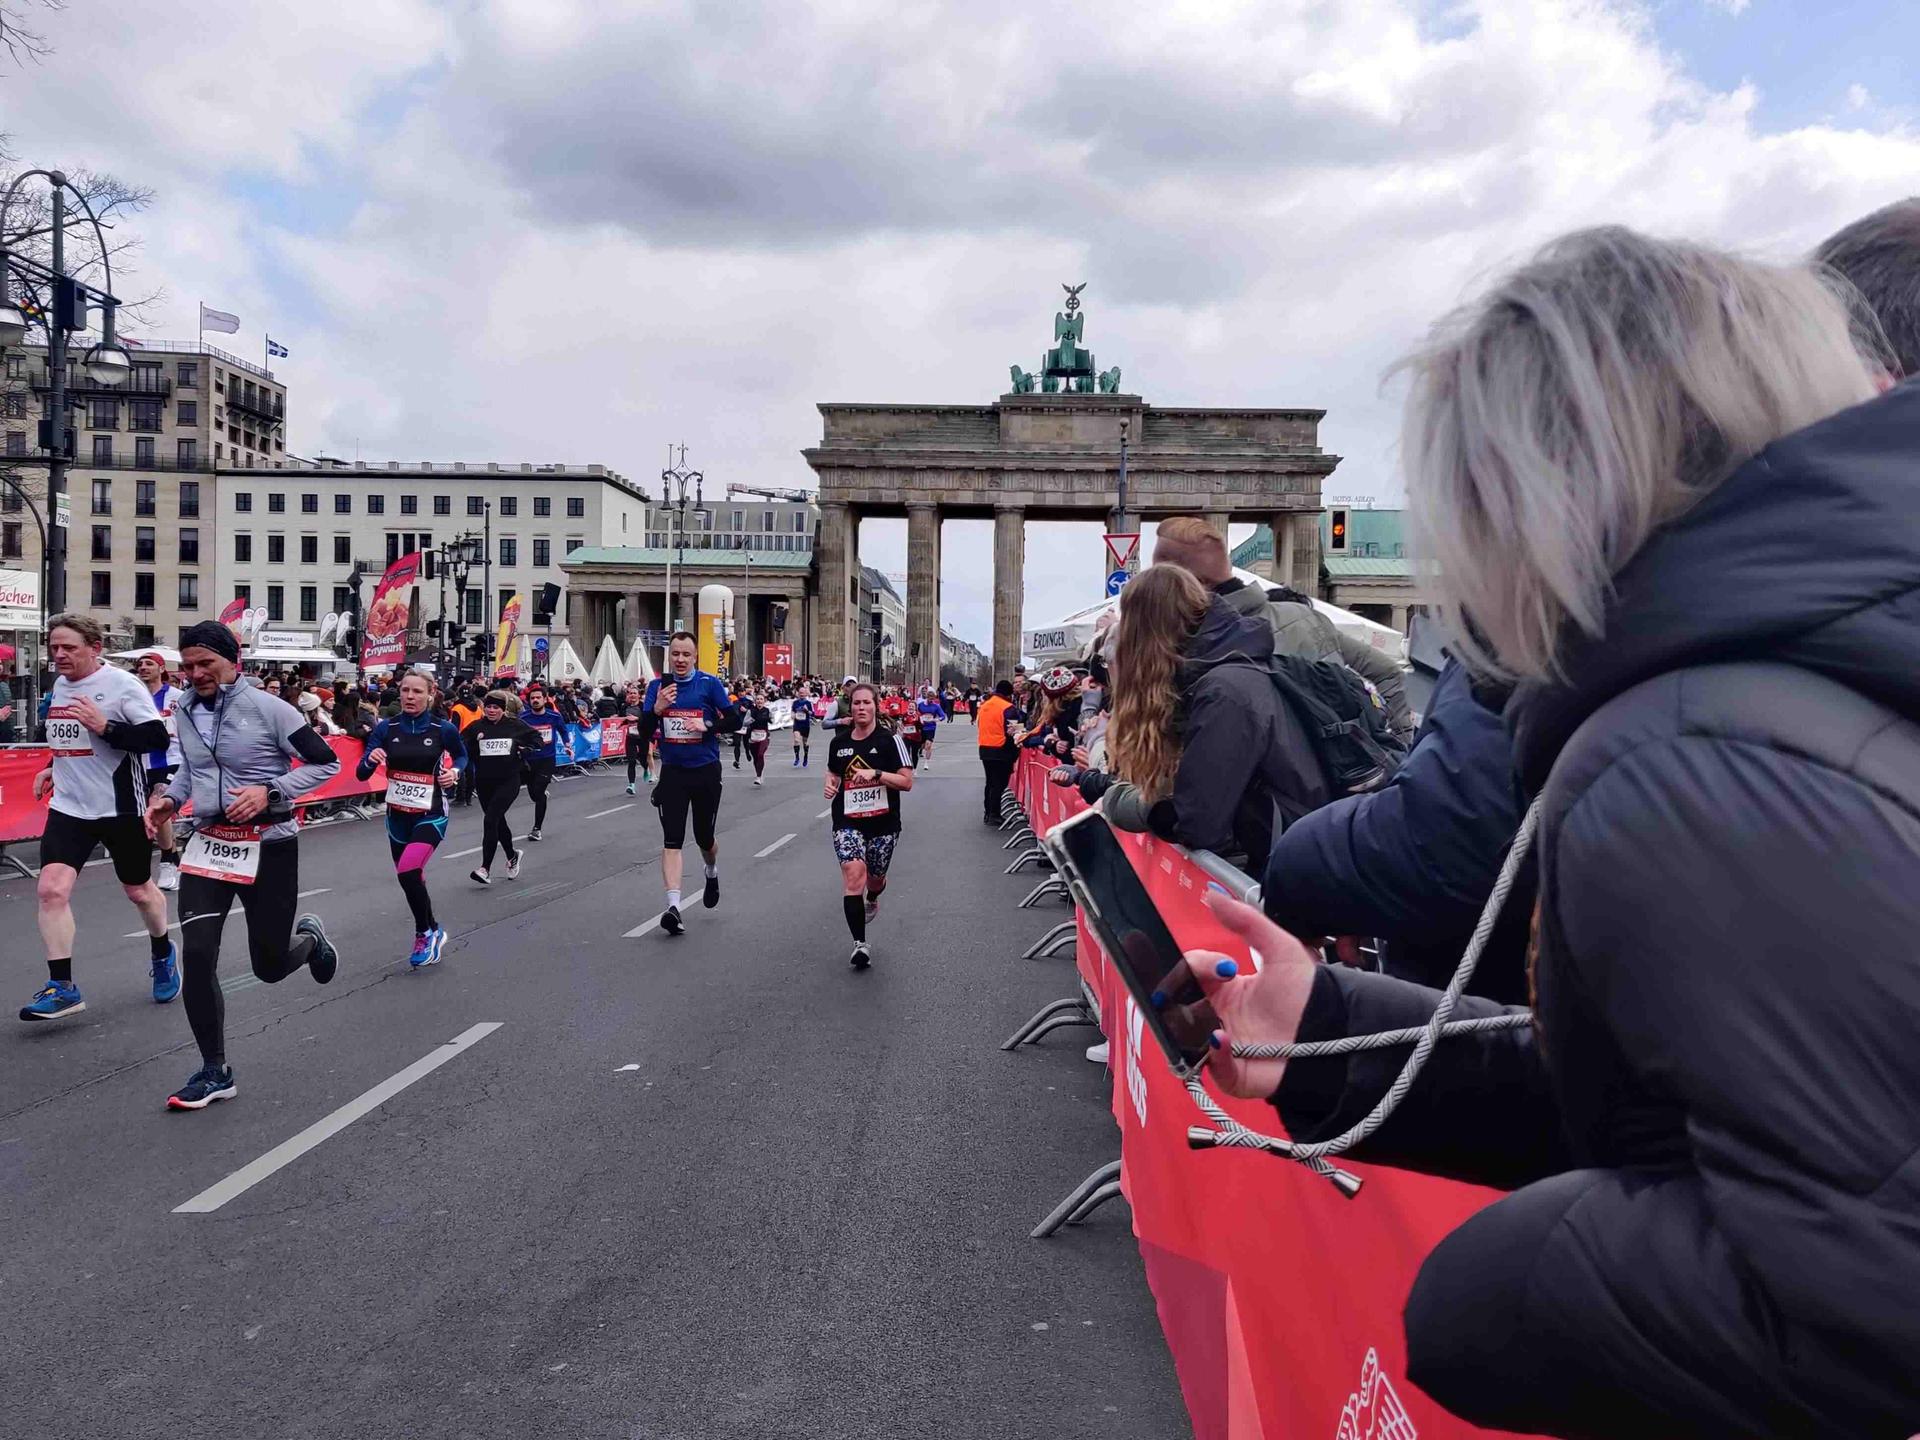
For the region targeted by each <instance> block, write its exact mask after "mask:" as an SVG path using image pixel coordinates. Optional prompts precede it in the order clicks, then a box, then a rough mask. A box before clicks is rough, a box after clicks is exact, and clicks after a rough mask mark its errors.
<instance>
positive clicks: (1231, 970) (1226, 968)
mask: <svg viewBox="0 0 1920 1440" xmlns="http://www.w3.org/2000/svg"><path fill="white" fill-rule="evenodd" d="M1213 973H1214V974H1216V975H1218V976H1219V977H1220V978H1221V979H1222V980H1231V979H1233V977H1234V976H1236V975H1238V974H1239V973H1240V967H1239V966H1238V965H1236V964H1234V963H1233V961H1231V960H1222V961H1221V962H1220V963H1219V964H1218V965H1215V966H1214V967H1213Z"/></svg>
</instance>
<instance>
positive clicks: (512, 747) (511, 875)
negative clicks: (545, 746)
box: [460, 690, 540, 885]
mask: <svg viewBox="0 0 1920 1440" xmlns="http://www.w3.org/2000/svg"><path fill="white" fill-rule="evenodd" d="M460 739H461V742H462V743H463V744H465V745H466V747H467V764H468V765H469V766H470V767H471V770H472V773H473V783H474V791H475V793H476V794H478V795H479V797H480V805H481V809H482V811H483V812H484V816H483V819H482V821H481V829H480V840H481V847H480V863H479V865H478V866H476V867H475V868H474V869H473V871H472V873H471V874H470V876H469V878H470V879H472V880H476V881H478V882H479V883H480V884H482V885H491V884H492V883H493V876H492V874H491V873H489V872H491V871H492V869H493V852H494V851H495V850H496V849H498V850H504V851H505V852H506V856H507V878H508V879H509V880H518V879H519V878H520V852H519V851H518V850H516V849H514V848H513V831H512V830H510V829H509V828H508V827H507V811H508V810H510V809H512V808H513V802H514V801H515V800H517V799H518V798H519V796H520V772H521V770H522V769H524V768H525V766H526V764H527V762H528V761H529V760H531V759H532V758H533V755H534V752H535V751H537V750H538V749H539V748H540V736H539V734H538V732H536V731H535V730H534V728H533V727H532V726H531V725H529V724H527V723H526V721H524V720H522V719H520V718H519V717H518V716H515V715H509V714H507V695H506V692H505V691H504V690H489V691H488V692H487V693H486V696H485V697H484V698H483V699H482V700H481V702H480V718H479V719H478V720H476V721H474V722H473V723H472V724H471V725H469V726H467V728H466V729H465V730H463V731H461V732H460Z"/></svg>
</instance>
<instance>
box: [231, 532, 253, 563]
mask: <svg viewBox="0 0 1920 1440" xmlns="http://www.w3.org/2000/svg"><path fill="white" fill-rule="evenodd" d="M233 563H234V564H236V565H251V564H252V563H253V536H251V535H236V536H234V537H233Z"/></svg>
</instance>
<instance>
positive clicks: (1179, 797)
mask: <svg viewBox="0 0 1920 1440" xmlns="http://www.w3.org/2000/svg"><path fill="white" fill-rule="evenodd" d="M1272 654H1273V631H1272V630H1271V629H1269V628H1268V626H1267V625H1266V624H1265V622H1264V621H1261V620H1258V619H1254V618H1249V617H1247V616H1244V615H1239V614H1236V613H1235V612H1234V611H1233V609H1232V608H1231V607H1230V606H1229V605H1228V604H1227V603H1226V601H1224V600H1222V599H1221V598H1220V597H1219V596H1217V595H1216V596H1215V597H1214V598H1213V601H1212V603H1211V604H1210V605H1209V606H1208V607H1207V613H1206V614H1205V615H1204V616H1202V617H1201V620H1200V626H1199V628H1198V629H1197V630H1195V631H1194V634H1193V638H1192V639H1191V640H1189V641H1188V642H1187V646H1186V651H1185V656H1184V658H1183V659H1182V661H1181V665H1180V670H1179V674H1178V676H1177V684H1178V685H1179V688H1180V705H1179V712H1178V723H1179V725H1180V746H1181V748H1180V767H1179V769H1178V770H1177V771H1175V773H1174V779H1173V793H1172V794H1171V795H1169V796H1167V797H1166V798H1165V799H1162V800H1159V801H1157V802H1155V803H1154V804H1152V805H1148V804H1147V803H1146V802H1145V800H1144V799H1143V798H1142V797H1141V794H1140V792H1139V791H1138V790H1136V789H1135V788H1134V787H1133V786H1131V785H1127V784H1116V785H1114V786H1113V787H1112V788H1111V789H1110V790H1109V791H1108V792H1107V797H1106V807H1105V808H1106V815H1107V819H1109V820H1110V821H1112V822H1113V823H1114V824H1115V825H1117V826H1119V827H1120V828H1121V829H1123V830H1152V831H1153V832H1154V833H1155V834H1156V835H1159V836H1160V837H1161V838H1162V839H1165V840H1174V841H1177V842H1179V843H1180V844H1182V845H1190V846H1193V847H1195V848H1198V849H1204V850H1213V851H1216V852H1218V853H1220V854H1222V855H1226V856H1229V857H1230V858H1233V859H1234V860H1235V861H1236V862H1238V863H1240V864H1242V865H1243V866H1244V867H1246V868H1247V869H1248V870H1249V871H1250V873H1252V874H1254V875H1259V874H1261V873H1262V871H1263V870H1264V869H1265V868H1266V863H1267V852H1268V850H1270V849H1271V848H1272V845H1273V834H1274V829H1275V816H1276V812H1277V813H1278V817H1279V822H1280V823H1281V824H1282V825H1284V824H1287V823H1290V822H1291V821H1293V820H1296V819H1298V818H1299V817H1300V816H1302V815H1304V814H1306V813H1307V812H1308V811H1309V810H1313V809H1317V808H1318V807H1319V806H1321V805H1324V804H1326V803H1327V798H1328V795H1327V783H1326V779H1325V777H1324V776H1323V774H1322V772H1321V769H1320V762H1319V759H1318V757H1317V756H1316V755H1315V754H1314V751H1313V747H1312V745H1310V744H1309V743H1308V741H1307V736H1306V732H1305V731H1304V730H1302V729H1301V728H1300V722H1299V720H1298V719H1297V718H1296V717H1295V715H1294V713H1293V709H1292V707H1291V706H1289V705H1287V704H1286V703H1284V702H1283V701H1282V700H1281V698H1280V692H1279V691H1278V690H1277V689H1275V688H1274V684H1273V680H1272V678H1271V677H1270V676H1269V674H1268V673H1267V661H1268V658H1269V657H1270V656H1271V655H1272Z"/></svg>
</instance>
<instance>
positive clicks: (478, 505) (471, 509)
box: [467, 495, 487, 515]
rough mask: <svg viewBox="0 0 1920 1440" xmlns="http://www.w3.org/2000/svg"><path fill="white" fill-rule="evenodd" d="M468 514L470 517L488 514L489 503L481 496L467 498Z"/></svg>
mask: <svg viewBox="0 0 1920 1440" xmlns="http://www.w3.org/2000/svg"><path fill="white" fill-rule="evenodd" d="M467 513H468V514H469V515H484V514H486V513H487V502H486V501H485V500H484V499H483V498H482V497H480V496H478V495H469V496H467Z"/></svg>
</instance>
